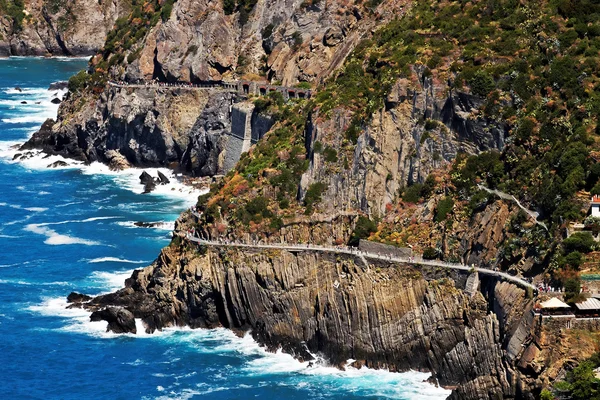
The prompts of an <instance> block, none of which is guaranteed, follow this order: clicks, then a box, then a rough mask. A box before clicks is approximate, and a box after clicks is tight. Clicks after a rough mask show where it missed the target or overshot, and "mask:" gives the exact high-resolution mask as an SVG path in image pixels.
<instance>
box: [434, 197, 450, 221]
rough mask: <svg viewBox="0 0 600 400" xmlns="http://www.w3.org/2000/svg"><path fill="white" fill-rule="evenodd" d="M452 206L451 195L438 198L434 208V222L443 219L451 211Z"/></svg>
mask: <svg viewBox="0 0 600 400" xmlns="http://www.w3.org/2000/svg"><path fill="white" fill-rule="evenodd" d="M452 207H454V200H452V198H451V197H444V198H443V199H442V200H440V202H439V203H438V205H437V207H436V209H435V218H434V219H435V222H442V221H445V220H446V217H447V216H448V214H449V213H450V212H451V211H452Z"/></svg>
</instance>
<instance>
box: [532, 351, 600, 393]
mask: <svg viewBox="0 0 600 400" xmlns="http://www.w3.org/2000/svg"><path fill="white" fill-rule="evenodd" d="M599 366H600V357H599V355H598V353H596V354H594V355H593V356H592V357H590V358H589V359H588V360H586V361H583V362H582V363H580V364H579V365H578V366H577V367H575V368H573V370H572V371H570V372H569V373H567V378H566V380H564V381H560V382H557V383H556V384H555V385H554V389H555V392H556V393H557V394H560V395H561V398H569V399H572V400H600V380H599V379H598V378H596V376H595V373H594V369H595V368H598V367H599ZM542 393H543V395H544V396H545V398H547V399H549V398H554V396H552V393H550V391H548V390H546V391H545V392H544V391H542ZM565 395H567V396H566V397H565ZM541 398H544V397H541Z"/></svg>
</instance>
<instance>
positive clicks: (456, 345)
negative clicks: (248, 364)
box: [84, 239, 533, 399]
mask: <svg viewBox="0 0 600 400" xmlns="http://www.w3.org/2000/svg"><path fill="white" fill-rule="evenodd" d="M177 242H179V244H177ZM367 258H368V259H369V268H365V266H364V264H363V262H362V261H360V260H359V259H358V257H356V255H353V254H346V253H345V252H337V251H334V250H332V251H329V250H325V249H323V248H321V249H311V248H310V246H309V248H300V247H293V248H292V247H290V248H288V249H279V248H271V247H262V248H261V247H260V246H250V245H249V246H248V247H239V246H238V247H235V248H234V247H232V246H218V245H213V244H207V243H204V244H203V245H201V246H200V247H198V245H197V244H193V242H190V241H187V240H183V239H182V240H181V241H179V240H175V241H174V242H173V243H172V245H171V246H169V247H167V248H165V249H163V251H162V252H161V255H160V256H159V258H158V259H157V261H156V262H155V263H154V264H153V265H152V266H150V267H147V268H145V269H143V270H138V271H136V272H134V274H133V276H132V277H131V278H130V279H128V280H127V283H126V286H127V287H126V288H124V289H122V290H120V291H118V292H116V293H113V294H109V295H104V296H99V297H97V298H95V299H93V300H91V301H90V302H89V303H87V304H85V305H84V306H85V307H86V308H88V309H90V310H92V311H98V312H99V313H104V314H106V310H105V307H108V309H111V308H112V307H115V306H116V307H117V308H116V309H114V310H115V312H114V313H113V315H115V317H114V318H112V319H110V318H104V319H107V320H109V322H112V323H113V326H115V327H116V326H117V325H118V323H116V321H117V317H116V316H117V315H118V311H117V310H118V309H119V308H120V307H124V308H125V309H126V310H127V311H128V312H130V313H131V317H135V318H141V319H142V320H143V321H144V324H145V325H146V327H147V330H148V331H154V330H155V329H162V328H164V327H168V326H184V325H188V326H191V327H194V328H211V327H216V326H224V327H227V328H230V329H233V330H235V331H238V332H243V331H247V330H250V331H251V332H252V335H253V336H254V338H255V339H256V340H257V341H258V342H259V343H261V344H263V345H265V346H267V347H268V348H269V349H271V350H275V349H277V348H279V347H281V348H283V349H284V351H287V352H290V353H292V354H294V355H295V356H296V357H298V358H302V359H309V358H311V357H312V356H311V354H315V353H317V354H320V355H322V356H324V357H325V358H326V359H327V360H329V361H330V362H331V363H333V364H334V365H340V366H343V364H344V363H345V362H346V360H348V359H354V360H357V361H356V363H355V364H354V365H358V366H360V365H366V366H369V367H374V368H389V369H390V370H393V371H405V370H408V369H418V370H426V371H432V372H433V373H434V376H435V378H436V379H437V380H438V381H439V383H440V384H442V385H445V386H449V387H454V388H455V390H454V392H453V395H452V397H453V398H457V399H458V398H460V399H482V398H502V397H503V396H504V397H508V398H510V397H515V396H517V397H518V395H519V393H520V391H521V390H522V389H523V387H525V386H526V383H525V382H524V381H523V382H521V381H520V379H521V378H520V377H519V374H518V373H517V371H515V367H514V365H512V364H511V363H510V362H507V360H506V358H505V354H506V353H507V352H508V353H509V354H510V356H511V357H513V358H518V357H519V355H520V354H519V353H520V351H521V350H522V347H521V345H522V344H524V343H525V342H526V340H528V339H530V336H529V335H528V334H525V335H523V334H522V331H523V330H525V331H527V329H531V328H532V321H530V320H529V315H531V307H532V305H533V300H532V299H530V298H528V297H527V293H526V290H525V289H522V288H519V287H518V286H516V285H514V284H513V283H510V282H502V281H501V280H500V279H499V278H497V277H494V276H491V275H484V276H482V278H481V281H482V283H481V291H477V292H476V293H475V295H474V296H472V297H471V296H469V295H467V294H465V293H464V292H463V290H462V289H461V288H462V287H464V285H465V284H466V281H467V276H468V273H469V272H468V271H460V270H452V269H449V268H443V267H442V268H440V267H437V266H428V265H423V266H421V267H420V268H414V267H412V266H411V265H410V264H408V263H400V262H390V261H389V260H380V259H378V258H377V257H367ZM484 294H485V296H484ZM509 305H510V306H509ZM508 306H509V307H508ZM100 310H104V311H100ZM490 310H495V311H493V312H490ZM109 314H110V313H109ZM92 315H94V314H92ZM133 326H135V324H133ZM516 333H518V334H516Z"/></svg>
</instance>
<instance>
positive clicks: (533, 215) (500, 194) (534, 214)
mask: <svg viewBox="0 0 600 400" xmlns="http://www.w3.org/2000/svg"><path fill="white" fill-rule="evenodd" d="M477 187H478V188H479V189H481V190H485V191H486V192H488V193H492V194H495V195H496V196H498V197H500V198H501V199H504V200H510V201H513V202H515V203H516V204H517V206H519V208H520V209H521V210H523V211H525V213H526V214H527V215H529V216H530V217H531V218H533V220H534V221H535V223H536V224H538V225H539V226H541V227H542V228H544V229H545V230H546V231H547V230H548V227H547V226H546V224H545V223H543V222H540V221H538V220H537V219H538V217H539V216H540V214H539V213H538V212H536V211H532V210H530V209H528V208H525V207H524V206H523V205H522V204H521V202H520V201H519V199H517V198H516V197H515V196H513V195H511V194H508V193H504V192H501V191H499V190H496V189H488V188H486V187H485V186H483V185H477Z"/></svg>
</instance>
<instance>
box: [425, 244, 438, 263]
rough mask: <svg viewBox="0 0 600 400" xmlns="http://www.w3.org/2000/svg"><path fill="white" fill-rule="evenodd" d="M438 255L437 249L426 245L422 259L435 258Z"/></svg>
mask: <svg viewBox="0 0 600 400" xmlns="http://www.w3.org/2000/svg"><path fill="white" fill-rule="evenodd" d="M438 255H439V253H438V251H437V250H436V249H434V248H433V247H427V248H425V250H424V251H423V259H424V260H435V259H436V258H438Z"/></svg>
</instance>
